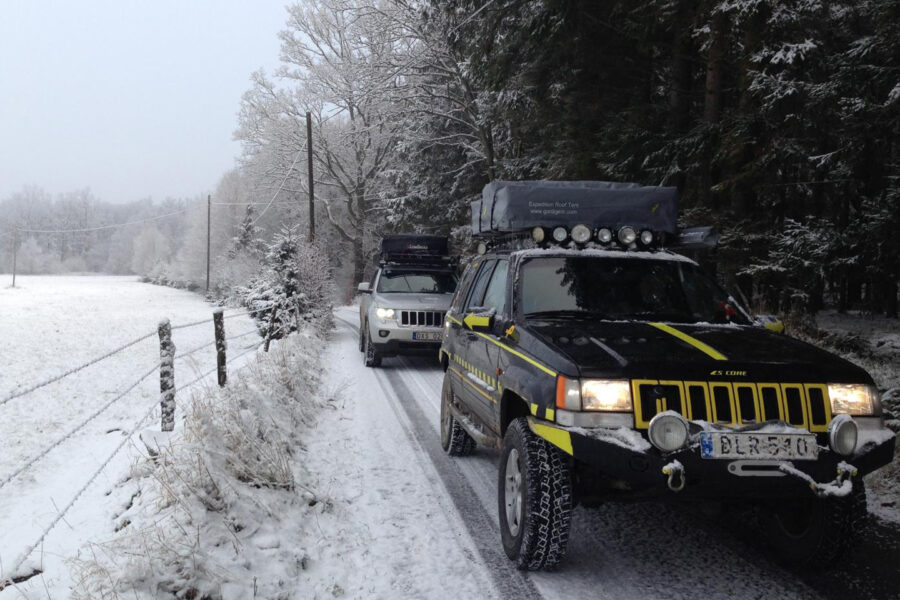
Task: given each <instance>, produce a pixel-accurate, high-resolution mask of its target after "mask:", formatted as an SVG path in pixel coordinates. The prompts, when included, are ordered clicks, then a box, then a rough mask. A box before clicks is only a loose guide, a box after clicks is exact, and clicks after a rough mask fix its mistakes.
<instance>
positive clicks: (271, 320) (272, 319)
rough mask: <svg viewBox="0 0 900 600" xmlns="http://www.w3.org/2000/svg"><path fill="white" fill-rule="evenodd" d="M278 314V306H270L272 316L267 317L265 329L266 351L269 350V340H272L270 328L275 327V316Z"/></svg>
mask: <svg viewBox="0 0 900 600" xmlns="http://www.w3.org/2000/svg"><path fill="white" fill-rule="evenodd" d="M277 315H278V306H277V305H276V306H273V307H272V316H271V317H269V327H268V329H266V348H265V350H266V352H268V351H269V342H271V341H272V328H273V327H275V317H276V316H277Z"/></svg>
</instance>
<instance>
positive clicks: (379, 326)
mask: <svg viewBox="0 0 900 600" xmlns="http://www.w3.org/2000/svg"><path fill="white" fill-rule="evenodd" d="M443 332H444V330H443V328H442V327H422V326H406V325H398V324H397V323H396V321H380V320H378V319H376V320H374V321H372V322H370V324H369V335H370V336H371V338H370V339H371V340H372V344H373V345H374V346H375V350H377V351H378V352H379V353H380V354H381V355H383V356H397V355H399V354H413V355H418V354H423V355H425V354H427V355H435V354H436V353H437V351H438V349H439V348H440V347H441V339H440V338H441V337H443ZM414 334H415V335H414ZM421 334H429V335H430V336H431V337H435V338H437V339H426V340H421V339H414V338H415V337H416V336H418V335H421Z"/></svg>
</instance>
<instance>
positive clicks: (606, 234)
mask: <svg viewBox="0 0 900 600" xmlns="http://www.w3.org/2000/svg"><path fill="white" fill-rule="evenodd" d="M612 238H613V235H612V230H611V229H610V228H609V227H601V228H600V229H598V230H597V241H598V242H600V243H601V244H608V243H610V242H611V241H612Z"/></svg>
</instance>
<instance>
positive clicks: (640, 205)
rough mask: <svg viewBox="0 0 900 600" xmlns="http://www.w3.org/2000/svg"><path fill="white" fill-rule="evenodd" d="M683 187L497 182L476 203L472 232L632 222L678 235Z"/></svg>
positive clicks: (614, 225)
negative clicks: (679, 198) (540, 226)
mask: <svg viewBox="0 0 900 600" xmlns="http://www.w3.org/2000/svg"><path fill="white" fill-rule="evenodd" d="M677 218H678V190H677V189H676V188H673V187H652V186H644V185H640V184H637V183H615V182H608V181H492V182H491V183H489V184H487V185H486V186H484V191H483V192H482V199H481V200H476V201H475V202H472V233H473V235H483V234H486V233H490V232H496V233H508V232H513V231H522V230H526V229H530V228H532V227H535V226H537V225H543V226H550V227H552V226H555V225H567V226H572V225H575V224H577V223H584V224H585V225H589V226H592V227H610V228H613V229H616V228H618V227H621V226H623V225H631V226H633V227H635V228H637V229H651V230H653V231H664V232H666V233H671V234H674V233H675V232H676V230H677V225H676V220H677Z"/></svg>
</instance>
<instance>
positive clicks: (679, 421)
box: [647, 412, 688, 452]
mask: <svg viewBox="0 0 900 600" xmlns="http://www.w3.org/2000/svg"><path fill="white" fill-rule="evenodd" d="M647 435H648V436H649V437H650V443H651V444H653V445H654V446H656V447H657V448H659V449H660V450H662V451H663V452H674V451H675V450H678V449H679V448H683V447H684V445H685V444H686V443H687V440H688V425H687V421H685V420H684V419H683V418H682V417H681V416H680V415H678V414H677V413H674V412H664V413H659V414H658V415H656V416H655V417H653V418H652V419H650V429H648V430H647Z"/></svg>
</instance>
